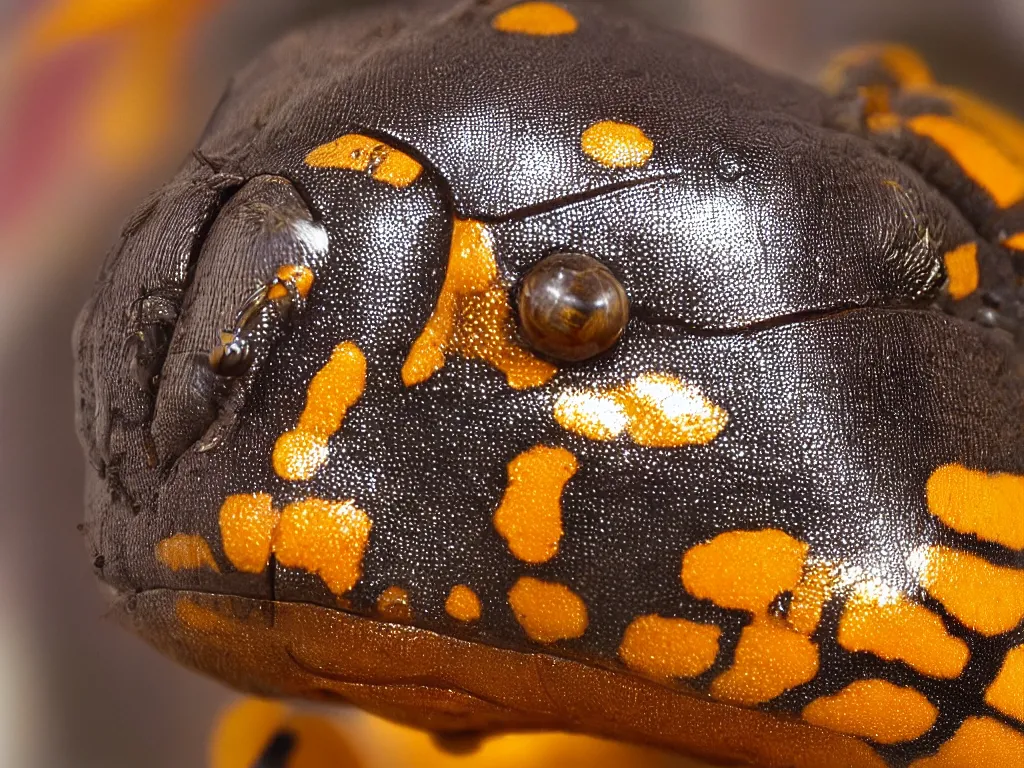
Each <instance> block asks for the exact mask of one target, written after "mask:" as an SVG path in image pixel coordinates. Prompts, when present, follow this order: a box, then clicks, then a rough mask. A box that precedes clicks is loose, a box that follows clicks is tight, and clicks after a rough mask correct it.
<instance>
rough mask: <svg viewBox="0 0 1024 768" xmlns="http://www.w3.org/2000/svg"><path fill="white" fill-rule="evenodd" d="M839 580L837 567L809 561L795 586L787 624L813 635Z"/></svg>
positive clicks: (801, 632) (804, 633)
mask: <svg viewBox="0 0 1024 768" xmlns="http://www.w3.org/2000/svg"><path fill="white" fill-rule="evenodd" d="M838 582H839V573H838V571H837V569H836V568H835V567H833V566H832V565H830V564H829V563H825V562H821V561H815V562H808V563H807V565H806V567H805V568H804V573H803V576H802V577H801V578H800V583H798V584H797V585H796V587H794V588H793V600H792V601H791V602H790V605H789V612H788V613H787V614H786V624H788V625H789V626H790V627H791V628H792V629H795V630H796V631H797V632H799V633H800V634H802V635H811V634H812V633H813V632H814V630H816V629H817V628H818V623H819V622H820V621H821V612H822V611H823V610H824V608H825V603H826V602H828V600H829V598H831V597H832V594H833V592H834V591H835V588H836V585H837V584H838Z"/></svg>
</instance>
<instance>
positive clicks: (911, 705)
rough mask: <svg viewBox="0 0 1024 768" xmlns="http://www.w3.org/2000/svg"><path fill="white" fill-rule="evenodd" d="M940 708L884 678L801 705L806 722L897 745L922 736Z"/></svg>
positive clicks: (918, 694) (923, 697)
mask: <svg viewBox="0 0 1024 768" xmlns="http://www.w3.org/2000/svg"><path fill="white" fill-rule="evenodd" d="M938 715H939V711H938V710H937V709H936V708H935V705H934V704H932V703H931V702H930V701H928V699H927V697H925V696H924V694H921V693H919V692H918V691H916V690H915V689H913V688H903V687H901V686H898V685H893V684H892V683H890V682H886V681H885V680H858V681H857V682H854V683H851V684H850V685H848V686H847V687H846V688H844V689H843V690H841V691H839V693H837V694H835V695H834V696H825V697H823V698H820V699H816V700H815V701H812V702H811V703H810V704H808V705H807V706H806V707H805V708H804V712H803V717H804V720H806V721H807V722H809V723H813V724H814V725H820V726H821V727H823V728H830V729H831V730H833V731H839V732H840V733H849V734H851V735H853V736H861V737H863V738H865V739H871V740H872V741H877V742H878V743H879V744H898V743H899V742H901V741H911V740H913V739H916V738H918V737H919V736H923V735H924V734H925V733H927V732H928V729H929V728H931V727H932V726H933V725H935V720H936V718H937V717H938Z"/></svg>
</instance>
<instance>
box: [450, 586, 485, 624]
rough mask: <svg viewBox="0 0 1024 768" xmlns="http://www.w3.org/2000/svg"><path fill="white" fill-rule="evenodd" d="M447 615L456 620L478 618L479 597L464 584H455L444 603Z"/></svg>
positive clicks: (474, 619) (479, 608) (473, 619)
mask: <svg viewBox="0 0 1024 768" xmlns="http://www.w3.org/2000/svg"><path fill="white" fill-rule="evenodd" d="M444 609H445V611H447V613H448V615H449V616H451V617H452V618H453V619H455V620H456V621H476V620H477V619H479V618H480V614H481V606H480V598H479V597H477V596H476V592H474V591H473V590H472V589H470V588H469V587H467V586H466V585H465V584H456V585H455V586H454V587H452V591H451V592H449V593H448V599H447V600H446V601H445V603H444Z"/></svg>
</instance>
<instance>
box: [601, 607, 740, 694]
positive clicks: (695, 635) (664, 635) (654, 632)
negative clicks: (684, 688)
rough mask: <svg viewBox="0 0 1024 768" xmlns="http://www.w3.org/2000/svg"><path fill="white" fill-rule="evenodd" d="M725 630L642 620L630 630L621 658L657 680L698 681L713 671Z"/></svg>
mask: <svg viewBox="0 0 1024 768" xmlns="http://www.w3.org/2000/svg"><path fill="white" fill-rule="evenodd" d="M721 634H722V630H721V629H719V628H718V627H716V626H713V625H711V624H697V623H694V622H692V621H687V620H686V619H668V618H664V617H662V616H655V615H651V616H639V617H637V618H636V619H634V620H633V621H632V623H631V624H630V625H629V626H628V627H626V632H625V634H624V635H623V636H622V644H621V645H620V646H619V657H620V658H621V659H622V660H623V661H624V662H625V664H626V666H627V667H629V668H630V669H633V670H635V671H637V672H640V673H641V674H644V675H647V676H648V677H653V678H656V679H663V678H671V677H694V676H695V675H699V674H701V673H702V672H706V671H707V670H708V669H710V667H711V665H712V664H714V663H715V657H716V656H717V655H718V638H719V637H720V636H721Z"/></svg>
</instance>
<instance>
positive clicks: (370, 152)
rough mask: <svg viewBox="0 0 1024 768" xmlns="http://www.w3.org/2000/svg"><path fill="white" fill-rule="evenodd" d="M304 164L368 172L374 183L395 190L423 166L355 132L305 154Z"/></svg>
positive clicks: (416, 175) (408, 182)
mask: <svg viewBox="0 0 1024 768" xmlns="http://www.w3.org/2000/svg"><path fill="white" fill-rule="evenodd" d="M306 165H308V166H311V167H313V168H341V169H344V170H349V171H359V172H360V173H369V174H370V175H371V176H372V177H373V178H374V179H376V180H377V181H383V182H385V183H386V184H390V185H391V186H393V187H399V188H403V187H408V186H409V185H410V184H412V183H413V182H414V181H416V179H418V178H419V177H420V174H421V173H422V172H423V166H422V165H420V164H419V163H418V162H416V160H414V159H413V158H411V157H409V155H407V154H405V153H404V152H400V151H399V150H397V149H395V148H394V147H389V146H388V145H387V144H385V143H383V142H381V141H378V140H377V139H374V138H372V137H370V136H363V135H362V134H359V133H347V134H345V135H344V136H341V137H340V138H337V139H335V140H334V141H331V142H328V143H327V144H321V145H320V146H319V147H317V148H316V149H314V150H313V151H312V152H310V153H309V154H308V155H306Z"/></svg>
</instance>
